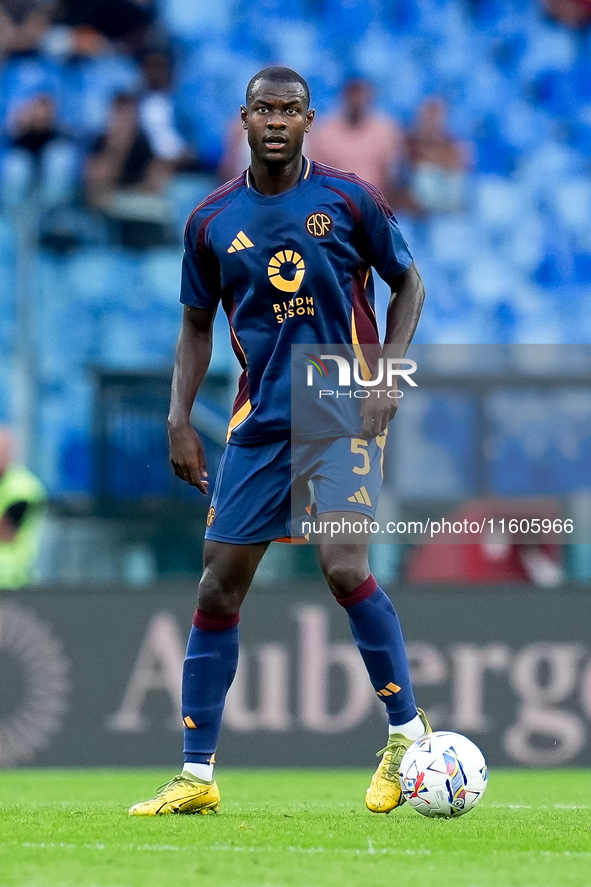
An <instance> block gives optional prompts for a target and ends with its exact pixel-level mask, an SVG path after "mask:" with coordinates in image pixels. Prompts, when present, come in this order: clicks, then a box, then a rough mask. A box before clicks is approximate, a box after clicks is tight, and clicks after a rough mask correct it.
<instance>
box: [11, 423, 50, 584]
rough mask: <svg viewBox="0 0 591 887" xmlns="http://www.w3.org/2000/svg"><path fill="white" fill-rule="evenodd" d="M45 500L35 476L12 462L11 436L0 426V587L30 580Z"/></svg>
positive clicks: (43, 492) (43, 491)
mask: <svg viewBox="0 0 591 887" xmlns="http://www.w3.org/2000/svg"><path fill="white" fill-rule="evenodd" d="M44 503H45V490H44V489H43V487H42V486H41V484H40V482H39V481H38V480H37V478H36V477H35V476H34V475H33V474H31V472H30V471H28V470H27V469H26V468H24V467H23V466H20V465H13V464H12V436H11V434H10V432H9V430H8V429H7V428H2V427H0V589H14V588H23V587H24V586H25V585H28V584H29V583H30V582H31V581H32V579H33V570H34V562H35V558H36V556H37V548H38V543H39V530H40V526H41V520H42V517H43V511H44Z"/></svg>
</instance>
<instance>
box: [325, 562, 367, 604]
mask: <svg viewBox="0 0 591 887" xmlns="http://www.w3.org/2000/svg"><path fill="white" fill-rule="evenodd" d="M322 572H323V573H324V577H325V579H326V581H327V582H328V587H329V588H330V590H331V591H332V593H333V594H334V595H337V596H338V597H346V596H347V595H348V594H351V592H352V591H354V590H355V589H356V588H358V587H359V586H360V585H361V583H362V582H365V580H366V579H367V572H368V571H367V567H366V566H365V565H363V564H360V565H357V564H346V563H338V562H332V563H325V564H322Z"/></svg>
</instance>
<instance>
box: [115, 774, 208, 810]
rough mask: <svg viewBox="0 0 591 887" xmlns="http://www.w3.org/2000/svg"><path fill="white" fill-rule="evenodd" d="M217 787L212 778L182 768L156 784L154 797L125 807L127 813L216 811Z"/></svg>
mask: <svg viewBox="0 0 591 887" xmlns="http://www.w3.org/2000/svg"><path fill="white" fill-rule="evenodd" d="M219 806H220V791H219V789H218V787H217V785H216V783H215V781H214V782H202V781H201V780H200V779H196V777H194V776H193V775H192V774H191V773H187V771H186V770H183V772H182V773H181V775H180V776H175V777H174V779H171V780H170V782H167V783H166V785H162V786H160V788H159V789H158V791H157V792H156V795H155V797H153V798H150V800H149V801H141V802H140V803H139V804H134V806H133V807H132V808H131V810H130V811H129V814H130V816H163V815H165V814H167V813H201V814H203V815H205V814H207V813H212V812H213V813H217V811H218V808H219Z"/></svg>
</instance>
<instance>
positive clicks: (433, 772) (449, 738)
mask: <svg viewBox="0 0 591 887" xmlns="http://www.w3.org/2000/svg"><path fill="white" fill-rule="evenodd" d="M487 775H488V774H487V767H486V761H485V760H484V756H483V754H482V752H481V751H480V749H479V748H478V747H477V746H476V745H474V743H473V742H471V741H470V740H469V739H466V737H465V736H462V735H461V734H460V733H448V732H447V731H444V730H439V731H438V732H436V733H429V734H428V735H427V736H423V738H422V739H418V740H417V741H416V742H413V744H412V745H411V746H410V748H409V749H408V750H407V751H406V753H405V755H404V757H403V758H402V761H401V762H400V785H401V788H402V793H403V795H404V797H405V798H406V800H407V801H408V803H409V804H410V805H411V807H413V808H414V809H415V810H416V811H417V813H421V814H422V815H423V816H433V817H435V816H441V817H447V818H450V817H454V816H463V815H464V813H468V811H469V810H472V808H473V807H475V806H476V804H477V803H478V801H479V800H480V798H481V797H482V795H483V794H484V790H485V788H486V781H487Z"/></svg>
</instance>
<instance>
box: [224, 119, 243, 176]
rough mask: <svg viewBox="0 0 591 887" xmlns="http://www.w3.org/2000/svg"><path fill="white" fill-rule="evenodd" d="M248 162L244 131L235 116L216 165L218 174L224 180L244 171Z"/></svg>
mask: <svg viewBox="0 0 591 887" xmlns="http://www.w3.org/2000/svg"><path fill="white" fill-rule="evenodd" d="M249 164H250V148H249V147H248V141H247V139H246V132H245V131H244V127H243V126H242V123H241V122H240V119H239V118H238V117H237V118H236V120H233V121H232V123H231V124H230V125H229V127H228V131H227V134H226V143H225V145H224V152H223V154H222V159H221V160H220V164H219V166H218V175H219V177H220V179H221V180H222V181H223V182H226V181H228V180H229V179H233V178H234V177H235V176H238V175H240V173H241V172H244V170H245V169H247V168H248V166H249Z"/></svg>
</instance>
